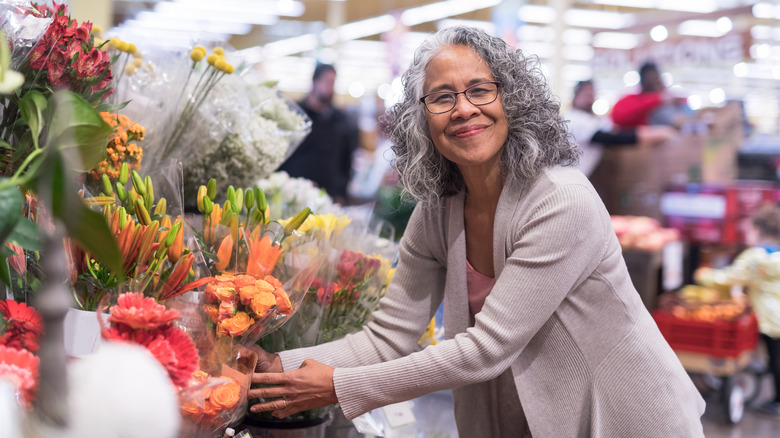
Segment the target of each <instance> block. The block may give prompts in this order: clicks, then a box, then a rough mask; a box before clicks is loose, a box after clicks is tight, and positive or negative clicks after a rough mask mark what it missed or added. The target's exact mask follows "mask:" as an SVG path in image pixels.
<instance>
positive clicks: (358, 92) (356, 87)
mask: <svg viewBox="0 0 780 438" xmlns="http://www.w3.org/2000/svg"><path fill="white" fill-rule="evenodd" d="M347 91H348V92H349V95H350V96H352V97H354V98H355V99H357V98H358V97H363V95H364V94H366V87H365V86H364V85H363V83H362V82H353V83H351V84H349V87H348V88H347Z"/></svg>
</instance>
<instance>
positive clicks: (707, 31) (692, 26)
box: [677, 20, 723, 37]
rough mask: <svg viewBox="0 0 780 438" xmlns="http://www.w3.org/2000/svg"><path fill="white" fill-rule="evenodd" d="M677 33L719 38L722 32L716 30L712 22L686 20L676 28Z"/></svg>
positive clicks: (715, 25) (716, 27)
mask: <svg viewBox="0 0 780 438" xmlns="http://www.w3.org/2000/svg"><path fill="white" fill-rule="evenodd" d="M677 33H679V34H680V35H689V36H702V37H719V36H723V32H721V31H720V30H719V29H718V25H717V23H716V22H715V21H712V20H687V21H683V22H682V23H680V25H679V26H677Z"/></svg>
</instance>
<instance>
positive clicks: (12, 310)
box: [0, 300, 43, 351]
mask: <svg viewBox="0 0 780 438" xmlns="http://www.w3.org/2000/svg"><path fill="white" fill-rule="evenodd" d="M0 315H1V316H2V318H3V319H4V320H5V333H2V334H0V345H5V346H7V347H13V348H18V349H26V350H30V351H36V350H38V339H39V338H40V337H41V335H43V321H42V320H41V315H40V314H38V312H37V311H36V310H35V309H33V308H32V307H29V306H28V305H27V304H25V303H17V302H16V301H14V300H6V301H0Z"/></svg>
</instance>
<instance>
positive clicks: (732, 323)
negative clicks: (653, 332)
mask: <svg viewBox="0 0 780 438" xmlns="http://www.w3.org/2000/svg"><path fill="white" fill-rule="evenodd" d="M653 319H655V322H656V324H658V328H659V329H660V330H661V334H663V336H664V338H665V339H666V341H667V342H668V343H669V345H670V346H671V347H672V349H673V350H674V352H675V353H676V354H677V357H678V358H679V359H680V362H681V363H682V365H683V367H684V368H685V370H686V371H688V373H690V374H695V375H700V376H704V377H706V378H710V379H712V378H715V379H718V380H720V384H719V385H717V386H718V387H719V390H720V395H721V398H722V400H723V401H724V404H723V407H724V409H725V412H724V414H725V419H726V421H727V422H728V423H730V424H736V423H738V422H739V421H740V420H741V419H742V415H743V414H744V412H745V404H746V403H747V402H748V401H750V400H752V399H754V398H755V397H756V396H757V394H758V390H759V383H758V382H759V379H758V377H757V376H756V375H755V374H754V373H753V370H754V369H755V367H754V365H755V360H756V346H757V343H758V323H757V321H756V317H755V315H754V314H753V312H747V313H745V314H743V315H741V316H739V317H737V318H734V319H731V320H723V319H720V320H714V321H696V320H689V319H682V318H678V317H676V316H674V315H673V314H672V313H670V312H668V311H666V310H661V309H658V310H655V311H654V312H653Z"/></svg>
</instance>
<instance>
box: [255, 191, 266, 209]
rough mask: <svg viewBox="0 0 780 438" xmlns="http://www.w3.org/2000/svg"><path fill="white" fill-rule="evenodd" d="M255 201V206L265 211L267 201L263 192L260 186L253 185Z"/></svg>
mask: <svg viewBox="0 0 780 438" xmlns="http://www.w3.org/2000/svg"><path fill="white" fill-rule="evenodd" d="M255 201H256V202H257V208H258V209H259V210H260V211H262V212H263V213H265V209H266V207H267V206H268V202H266V200H265V192H263V189H261V188H260V187H255Z"/></svg>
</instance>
